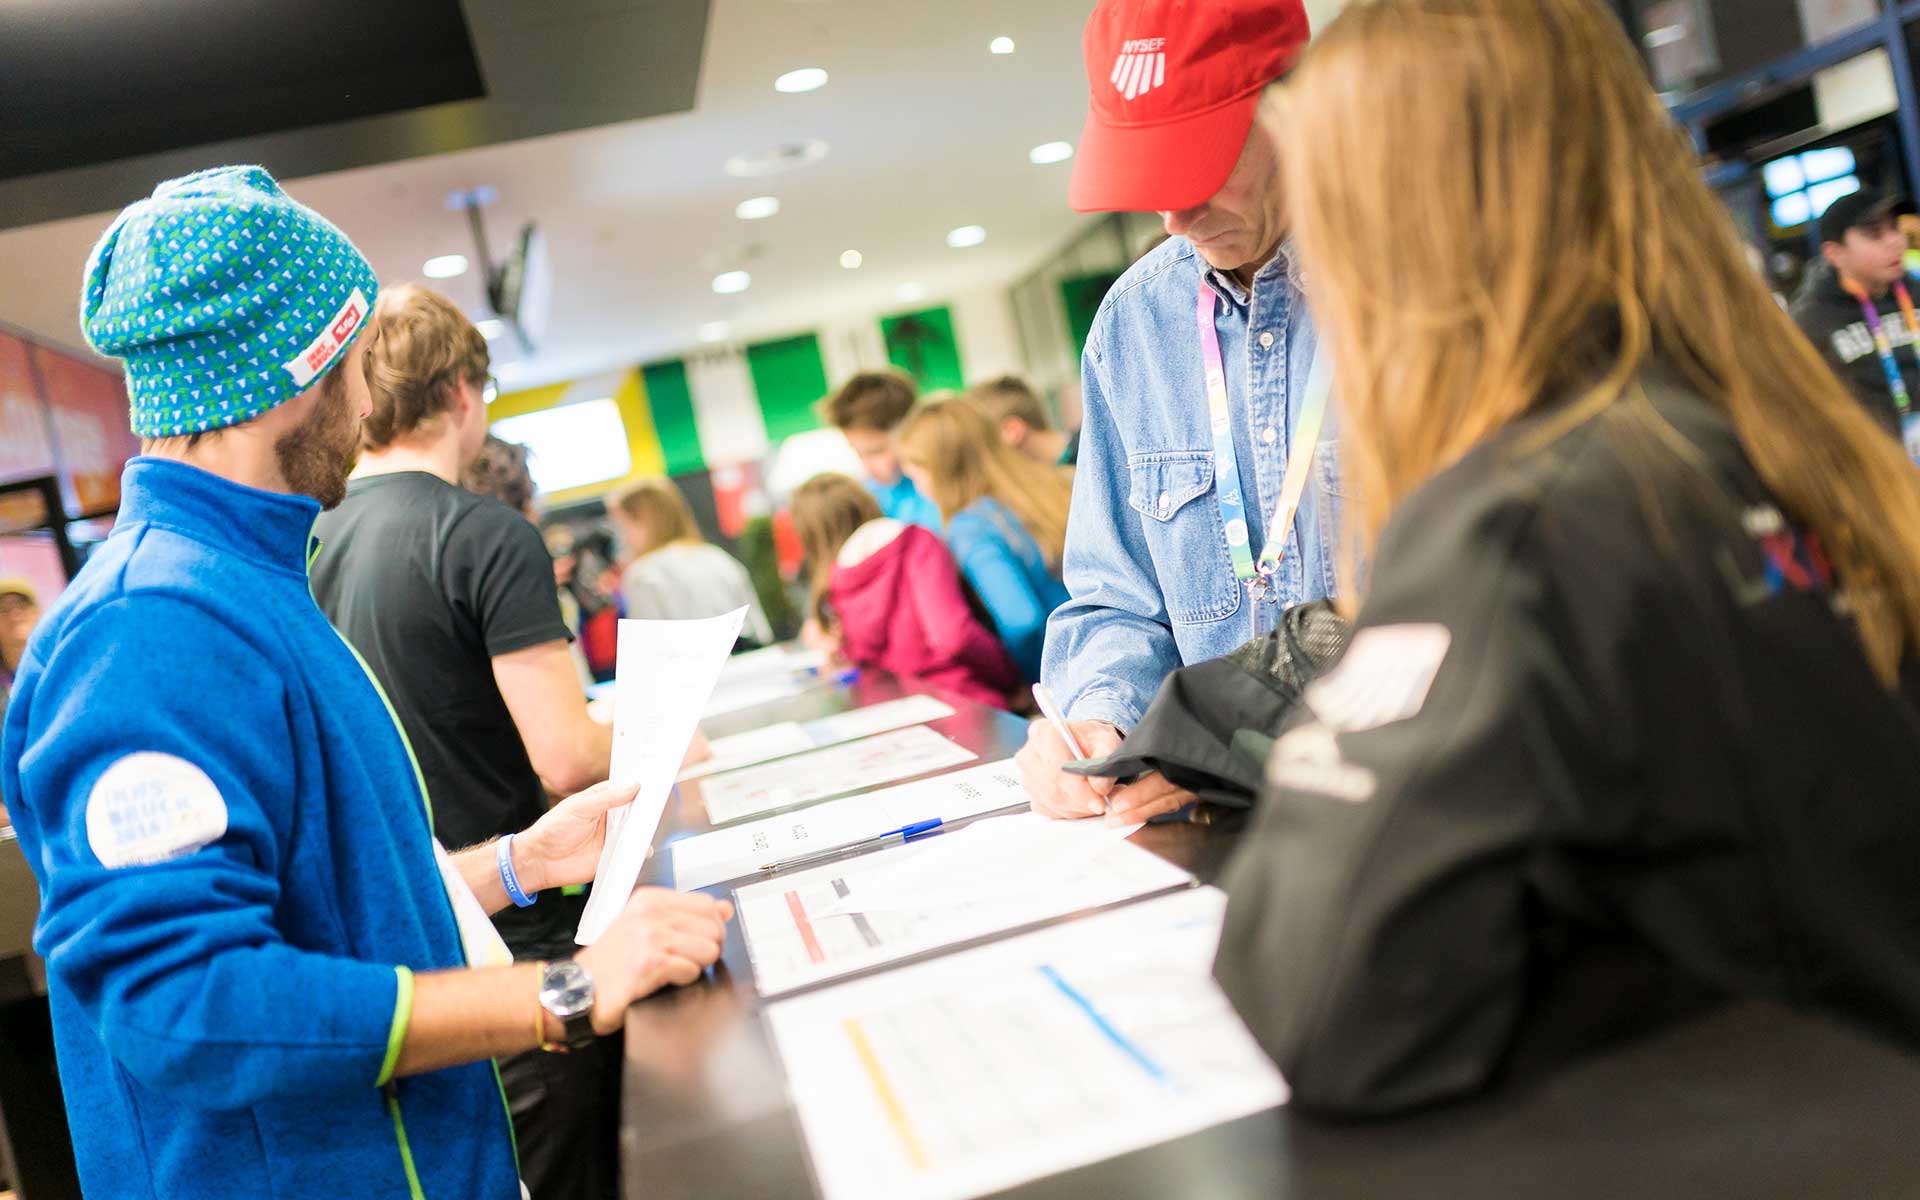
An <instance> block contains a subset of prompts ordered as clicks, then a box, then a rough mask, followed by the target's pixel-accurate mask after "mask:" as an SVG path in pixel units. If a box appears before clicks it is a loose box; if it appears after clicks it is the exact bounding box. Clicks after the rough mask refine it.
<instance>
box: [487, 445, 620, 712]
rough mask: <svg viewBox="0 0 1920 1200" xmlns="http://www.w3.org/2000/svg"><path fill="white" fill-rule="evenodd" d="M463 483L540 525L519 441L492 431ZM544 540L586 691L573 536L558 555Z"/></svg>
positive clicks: (589, 676) (588, 680)
mask: <svg viewBox="0 0 1920 1200" xmlns="http://www.w3.org/2000/svg"><path fill="white" fill-rule="evenodd" d="M460 486H461V487H463V488H465V489H467V490H468V491H470V492H472V493H473V494H474V495H476V496H490V497H492V498H493V499H495V500H498V501H499V502H500V503H502V504H504V505H506V506H507V507H508V508H510V509H512V510H513V511H515V512H517V513H519V514H520V515H521V516H523V517H525V518H526V519H527V520H528V521H530V522H531V523H532V524H533V526H534V528H536V529H538V528H539V527H540V505H539V502H538V501H537V500H536V499H535V497H536V495H537V489H536V488H535V487H534V483H533V472H532V471H530V470H528V469H527V448H526V447H525V446H522V445H521V444H520V443H518V442H509V441H508V440H506V439H505V438H502V437H496V436H494V435H493V434H491V433H489V434H488V435H487V440H486V441H484V442H482V443H481V444H480V453H479V454H477V455H475V456H474V459H473V461H472V462H471V463H468V464H467V469H466V470H465V471H464V472H462V473H461V476H460ZM541 540H542V541H544V542H546V544H547V552H548V554H549V555H551V556H552V558H553V586H554V594H555V595H556V596H557V597H558V598H559V600H560V620H561V621H562V622H564V623H565V624H566V627H567V632H568V633H569V634H570V635H571V637H570V638H569V640H568V642H567V653H568V654H569V655H571V656H572V657H573V665H574V669H575V671H576V672H577V673H578V674H579V676H580V687H581V690H582V691H583V692H584V691H585V690H586V689H587V688H590V687H592V686H593V670H592V669H591V668H590V667H588V665H587V656H586V652H585V650H584V649H583V648H582V647H581V644H580V602H579V601H578V600H576V599H575V598H574V595H573V589H572V588H571V587H570V586H568V585H569V584H570V583H571V582H572V580H573V566H574V560H573V557H572V554H571V548H572V547H571V540H572V539H571V538H568V539H567V540H568V543H569V544H568V547H567V549H568V551H569V552H568V553H566V554H555V553H554V552H553V551H554V539H553V537H552V536H551V535H549V534H544V533H543V534H542V535H541Z"/></svg>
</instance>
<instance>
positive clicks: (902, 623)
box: [827, 517, 1021, 708]
mask: <svg viewBox="0 0 1920 1200" xmlns="http://www.w3.org/2000/svg"><path fill="white" fill-rule="evenodd" d="M827 601H828V603H829V604H831V605H832V606H833V612H834V615H835V616H836V617H837V618H838V620H839V624H840V636H841V651H842V653H844V654H845V655H846V657H847V658H848V660H849V661H851V662H853V663H855V664H857V665H859V666H863V667H879V668H881V669H882V670H886V671H891V672H893V673H894V674H896V675H904V676H911V677H915V678H919V679H922V680H925V681H926V682H927V683H929V684H932V685H933V686H935V687H940V688H945V689H946V690H948V691H951V692H957V693H959V694H960V695H962V696H965V697H966V698H967V699H969V700H977V701H979V702H980V703H982V704H991V705H993V706H995V707H997V708H1004V707H1006V705H1007V700H1008V697H1010V696H1012V695H1013V694H1014V693H1015V692H1016V691H1018V690H1019V688H1020V685H1021V678H1020V672H1019V670H1018V669H1016V668H1015V667H1014V665H1013V660H1012V659H1011V658H1009V657H1008V656H1007V651H1006V649H1005V647H1003V646H1001V644H1000V642H999V639H997V638H996V637H994V635H993V631H992V630H990V629H988V628H987V627H986V626H985V625H982V624H981V623H980V620H979V618H977V617H975V616H974V615H973V610H972V609H970V608H969V607H968V606H967V598H966V594H965V593H964V592H962V591H961V585H960V571H959V568H957V567H955V566H954V564H953V556H952V555H951V554H949V553H948V552H947V548H946V546H945V545H944V544H943V543H942V542H941V541H940V539H939V537H937V536H936V535H934V534H932V533H930V532H928V531H927V530H925V529H922V528H921V527H919V526H918V525H903V524H901V523H900V522H898V521H894V520H892V519H890V518H884V517H883V518H881V519H880V520H878V521H869V522H867V523H866V524H865V525H862V526H861V527H860V528H859V529H858V530H856V531H855V532H854V535H853V536H852V537H851V538H848V539H847V544H846V546H845V547H844V548H843V549H842V550H841V552H840V558H839V561H838V562H837V563H836V564H835V565H834V571H833V580H832V582H831V583H829V584H828V586H827Z"/></svg>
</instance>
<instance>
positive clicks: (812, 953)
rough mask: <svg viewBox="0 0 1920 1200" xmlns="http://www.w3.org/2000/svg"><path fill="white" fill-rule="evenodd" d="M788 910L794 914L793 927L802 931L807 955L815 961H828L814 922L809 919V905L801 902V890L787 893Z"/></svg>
mask: <svg viewBox="0 0 1920 1200" xmlns="http://www.w3.org/2000/svg"><path fill="white" fill-rule="evenodd" d="M787 911H788V912H790V913H792V914H793V927H794V928H795V929H798V930H799V931H800V942H801V944H802V945H804V946H805V947H806V948H807V957H808V958H809V959H810V960H812V961H813V962H815V963H823V962H825V961H827V952H826V951H825V950H822V949H821V948H820V939H819V938H817V937H815V936H813V922H812V921H809V920H807V906H806V905H804V904H802V903H800V893H799V892H788V893H787Z"/></svg>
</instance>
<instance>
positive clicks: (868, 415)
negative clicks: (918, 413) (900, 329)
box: [820, 371, 940, 533]
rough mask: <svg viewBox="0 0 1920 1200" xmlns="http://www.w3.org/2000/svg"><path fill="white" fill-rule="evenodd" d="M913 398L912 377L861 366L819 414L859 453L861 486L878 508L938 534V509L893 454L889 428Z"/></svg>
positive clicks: (901, 417) (904, 416) (896, 424)
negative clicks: (858, 371)
mask: <svg viewBox="0 0 1920 1200" xmlns="http://www.w3.org/2000/svg"><path fill="white" fill-rule="evenodd" d="M918 398H919V396H918V393H917V392H916V391H915V390H914V386H913V380H911V379H909V378H907V376H906V375H905V373H903V372H901V371H862V372H861V373H860V374H858V375H855V376H854V377H853V378H852V379H849V380H847V381H846V382H845V383H843V384H841V385H840V390H839V391H837V392H835V393H834V394H833V395H831V396H828V397H827V398H826V400H824V401H822V402H821V405H820V416H821V417H822V418H823V419H824V420H825V421H826V423H827V424H829V425H831V426H833V427H834V428H835V429H838V430H839V431H840V433H841V435H842V436H844V437H845V438H846V439H847V445H849V446H851V447H852V448H853V452H854V453H855V454H856V455H858V456H859V458H860V469H861V470H862V471H865V472H866V475H867V478H866V480H865V482H866V485H867V490H868V491H869V492H871V493H873V498H874V500H876V501H877V502H879V505H880V511H881V512H883V513H885V514H886V515H887V516H889V517H893V518H894V519H896V520H900V521H909V522H911V523H913V524H915V525H922V526H925V527H926V528H928V529H931V530H933V531H934V532H935V533H938V532H940V511H939V510H938V509H936V508H935V507H934V506H933V502H932V501H930V500H928V499H927V497H925V496H923V495H921V494H920V492H919V491H918V490H917V489H915V487H914V486H913V480H911V479H908V478H907V477H906V476H905V475H903V474H901V473H900V462H899V459H897V458H896V457H895V456H894V453H893V431H894V430H895V429H897V428H899V426H900V422H902V421H904V420H906V419H907V413H908V412H910V411H912V409H913V405H914V402H915V401H916V400H917V399H918Z"/></svg>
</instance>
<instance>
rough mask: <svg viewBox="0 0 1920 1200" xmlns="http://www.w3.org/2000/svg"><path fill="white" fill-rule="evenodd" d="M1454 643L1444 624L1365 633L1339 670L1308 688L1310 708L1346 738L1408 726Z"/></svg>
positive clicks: (1357, 637)
mask: <svg viewBox="0 0 1920 1200" xmlns="http://www.w3.org/2000/svg"><path fill="white" fill-rule="evenodd" d="M1452 644H1453V634H1452V633H1450V632H1449V631H1448V630H1447V627H1446V626H1445V625H1376V626H1374V627H1373V628H1371V629H1362V630H1361V631H1360V632H1359V633H1357V634H1355V635H1354V636H1353V644H1352V645H1350V646H1348V647H1347V653H1346V655H1345V656H1344V657H1342V658H1341V660H1340V663H1339V665H1338V666H1336V667H1334V669H1333V670H1332V672H1330V673H1329V674H1327V675H1326V676H1325V677H1323V678H1321V679H1316V680H1314V681H1313V682H1312V683H1311V684H1309V685H1307V690H1306V694H1305V699H1306V702H1307V707H1308V708H1310V709H1312V710H1313V715H1314V716H1316V717H1319V718H1320V719H1321V720H1322V721H1325V722H1326V723H1327V724H1328V725H1330V726H1332V727H1333V728H1334V729H1337V730H1339V731H1340V732H1341V733H1358V732H1360V731H1361V730H1365V729H1378V728H1380V727H1381V726H1382V725H1391V724H1393V723H1394V722H1395V721H1404V720H1406V719H1407V718H1408V717H1411V716H1414V715H1416V714H1417V713H1419V711H1420V707H1421V705H1423V704H1425V703H1426V702H1427V691H1428V689H1430V688H1432V687H1433V678H1434V676H1436V675H1438V674H1439V673H1440V664H1441V663H1443V662H1445V661H1446V659H1447V647H1448V646H1450V645H1452Z"/></svg>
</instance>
